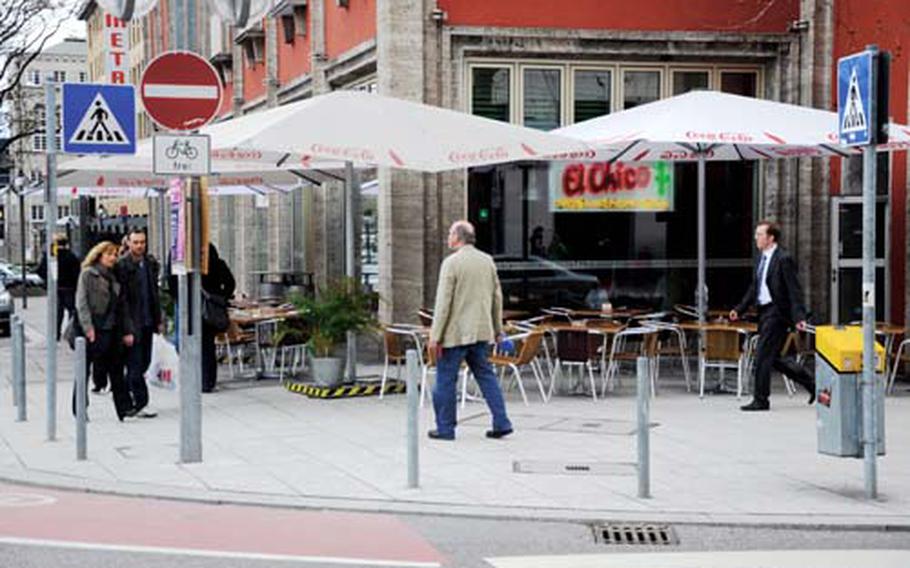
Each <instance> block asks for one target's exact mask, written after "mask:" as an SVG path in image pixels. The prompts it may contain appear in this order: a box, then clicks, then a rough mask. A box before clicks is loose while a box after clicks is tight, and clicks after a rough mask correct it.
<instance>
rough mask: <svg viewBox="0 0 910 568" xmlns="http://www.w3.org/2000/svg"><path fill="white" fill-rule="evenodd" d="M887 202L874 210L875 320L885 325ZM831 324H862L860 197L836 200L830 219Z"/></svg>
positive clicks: (882, 200) (887, 300) (887, 299)
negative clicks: (856, 322) (860, 322)
mask: <svg viewBox="0 0 910 568" xmlns="http://www.w3.org/2000/svg"><path fill="white" fill-rule="evenodd" d="M889 233H890V231H888V202H887V199H886V198H881V197H880V198H879V199H878V202H877V203H876V209H875V300H876V303H875V319H876V320H877V321H885V320H886V319H887V318H886V316H885V314H887V313H889V311H888V310H889V308H890V294H889V290H890V286H888V285H887V284H888V280H889V276H890V274H889V270H888V251H889V250H890V246H888V245H889V243H888V242H887V240H888V238H889ZM831 243H832V247H831V269H832V270H831V320H832V321H833V322H835V323H839V324H845V323H849V322H853V321H860V320H862V318H863V313H862V301H861V294H862V286H863V203H862V197H861V196H850V197H835V198H834V199H833V200H832V215H831Z"/></svg>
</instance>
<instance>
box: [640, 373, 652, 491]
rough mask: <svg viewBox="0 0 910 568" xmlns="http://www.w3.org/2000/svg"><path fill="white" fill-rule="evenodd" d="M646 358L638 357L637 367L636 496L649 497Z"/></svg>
mask: <svg viewBox="0 0 910 568" xmlns="http://www.w3.org/2000/svg"><path fill="white" fill-rule="evenodd" d="M650 363H651V362H650V361H649V360H648V358H647V357H639V358H638V360H637V364H638V365H637V366H638V496H639V498H641V499H648V498H650V497H651V449H650V442H651V440H650V434H651V432H650V416H649V414H650V407H651V379H650V377H651V368H650V367H651V365H650Z"/></svg>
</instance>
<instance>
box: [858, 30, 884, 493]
mask: <svg viewBox="0 0 910 568" xmlns="http://www.w3.org/2000/svg"><path fill="white" fill-rule="evenodd" d="M866 50H867V51H869V52H871V53H872V61H873V63H872V65H871V69H870V75H871V80H870V93H869V105H868V111H869V112H868V113H867V114H868V116H867V120H868V122H869V128H870V129H872V132H870V136H869V143H868V144H866V145H865V146H864V147H863V287H862V294H863V297H862V306H863V378H862V396H863V429H862V432H863V437H862V440H863V462H864V468H863V469H864V472H865V481H866V483H865V486H866V498H868V499H875V498H876V496H877V495H878V472H877V464H876V461H875V460H876V457H877V454H878V447H877V446H878V432H876V423H877V421H876V416H875V414H876V410H877V404H876V401H875V302H876V299H875V265H874V255H875V180H876V174H877V171H876V167H877V164H876V159H875V153H876V150H875V144H876V142H877V138H878V132H875V130H874V129H875V125H876V124H877V123H878V120H877V119H878V112H879V109H878V100H877V99H878V96H877V95H878V94H877V93H876V91H877V89H878V84H877V83H878V81H877V78H878V77H877V75H878V65H876V62H877V61H878V58H877V57H876V56H877V55H878V47H877V46H875V45H869V46H867V47H866ZM885 112H887V111H885Z"/></svg>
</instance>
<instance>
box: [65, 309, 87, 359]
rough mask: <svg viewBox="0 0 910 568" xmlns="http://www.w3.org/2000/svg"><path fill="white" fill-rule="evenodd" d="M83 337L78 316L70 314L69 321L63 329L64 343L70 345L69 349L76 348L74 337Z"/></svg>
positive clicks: (83, 333)
mask: <svg viewBox="0 0 910 568" xmlns="http://www.w3.org/2000/svg"><path fill="white" fill-rule="evenodd" d="M77 337H85V332H83V331H82V324H80V323H79V316H77V315H74V314H70V319H69V322H68V323H67V324H66V329H64V330H63V339H65V340H66V343H67V344H68V345H69V346H70V349H72V350H74V351H75V350H76V338H77Z"/></svg>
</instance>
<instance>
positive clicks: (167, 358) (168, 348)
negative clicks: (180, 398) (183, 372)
mask: <svg viewBox="0 0 910 568" xmlns="http://www.w3.org/2000/svg"><path fill="white" fill-rule="evenodd" d="M179 374H180V358H179V356H178V355H177V349H176V348H174V346H173V345H172V344H171V343H170V342H169V341H168V340H167V339H165V338H164V337H163V336H162V335H160V334H157V333H156V334H155V336H154V337H152V360H151V362H150V363H149V368H148V369H146V371H145V381H146V382H147V383H148V384H149V385H151V386H153V387H157V388H160V389H166V390H176V389H177V383H178V379H179Z"/></svg>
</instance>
